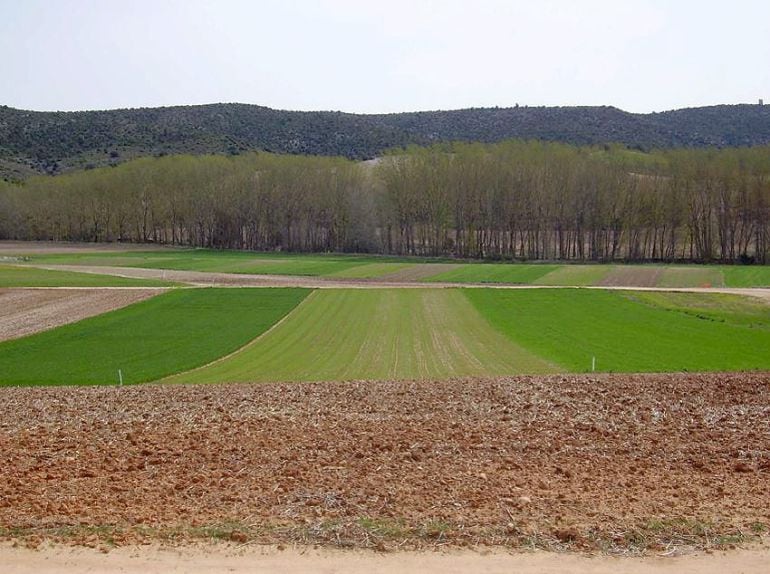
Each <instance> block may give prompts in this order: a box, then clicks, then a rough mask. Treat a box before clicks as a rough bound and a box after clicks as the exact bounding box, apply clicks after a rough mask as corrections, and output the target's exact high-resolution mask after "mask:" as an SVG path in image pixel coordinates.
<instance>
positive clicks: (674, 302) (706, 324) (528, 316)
mask: <svg viewBox="0 0 770 574" xmlns="http://www.w3.org/2000/svg"><path fill="white" fill-rule="evenodd" d="M465 293H466V296H467V297H468V299H469V300H470V301H471V302H472V303H473V305H474V306H475V307H476V309H477V310H478V311H479V312H480V313H481V314H482V315H483V316H484V317H486V318H487V320H488V321H489V322H490V323H491V324H492V325H494V326H495V327H496V328H497V329H499V330H500V331H501V332H502V333H505V334H506V335H507V336H508V337H509V338H510V339H511V340H512V341H514V342H515V343H517V344H518V345H520V346H522V347H524V348H526V349H528V350H530V351H531V352H533V353H535V354H537V355H539V356H542V357H545V358H547V359H549V360H551V361H553V362H554V363H556V364H558V365H561V366H562V367H563V368H565V369H567V370H569V371H574V372H586V371H590V370H591V360H592V357H596V361H597V363H596V366H597V370H598V371H614V372H654V371H661V372H665V371H685V370H687V371H721V370H725V371H728V370H754V369H769V368H770V353H768V349H770V329H768V328H766V326H767V322H768V313H769V311H768V309H770V307H765V308H764V309H762V308H761V307H757V306H756V303H755V302H754V301H753V300H748V299H743V298H740V297H736V298H732V299H730V300H729V301H730V305H729V306H723V305H722V303H723V302H724V301H726V299H725V298H724V297H725V296H720V295H717V296H715V295H712V294H699V293H698V294H692V293H688V294H674V295H676V296H675V297H671V296H670V295H671V294H667V293H660V294H654V295H652V296H650V295H648V294H641V293H633V292H632V293H621V292H610V291H600V290H577V289H576V290H572V289H569V290H557V289H553V290H552V289H539V290H534V289H533V290H515V291H500V290H492V289H489V290H487V289H468V290H466V291H465ZM677 297H684V298H685V299H687V300H688V301H689V302H688V303H687V304H683V303H682V299H677ZM715 297H716V298H715ZM747 317H753V319H751V320H748V319H747ZM751 321H755V322H757V323H758V324H759V328H757V327H756V326H750V325H749V323H750V322H751Z"/></svg>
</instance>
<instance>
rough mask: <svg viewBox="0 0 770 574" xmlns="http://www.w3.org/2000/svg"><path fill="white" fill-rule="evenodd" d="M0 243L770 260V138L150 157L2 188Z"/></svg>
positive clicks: (513, 143) (517, 143)
mask: <svg viewBox="0 0 770 574" xmlns="http://www.w3.org/2000/svg"><path fill="white" fill-rule="evenodd" d="M0 238H13V239H54V240H73V241H130V242H158V243H168V244H178V245H192V246H205V247H214V248H232V249H252V250H289V251H354V252H379V253H392V254H416V255H442V256H459V257H477V258H495V259H513V258H517V259H561V260H581V261H582V260H618V259H625V260H632V261H646V260H698V261H715V260H720V261H734V262H738V261H743V262H747V261H752V260H756V261H759V262H763V263H764V262H767V261H768V256H770V147H756V148H738V149H726V150H713V149H712V150H671V151H661V152H654V153H641V152H637V151H631V150H627V149H625V148H621V147H602V148H596V147H575V146H569V145H563V144H554V143H540V142H521V141H509V142H504V143H500V144H453V145H441V146H434V147H431V148H417V147H414V148H409V149H407V150H405V151H402V152H399V153H398V154H393V155H388V156H385V157H383V158H381V159H380V160H378V161H376V162H366V163H363V164H361V163H355V162H352V161H348V160H345V159H339V158H324V157H308V156H283V155H274V154H268V153H259V154H248V155H241V156H236V157H221V156H199V157H192V156H174V157H164V158H145V159H139V160H135V161H132V162H128V163H126V164H122V165H120V166H117V167H114V168H104V169H96V170H90V171H85V172H79V173H74V174H69V175H62V176H56V177H39V178H32V179H30V180H28V181H27V182H26V183H25V184H24V185H22V186H13V185H9V184H5V185H2V186H0Z"/></svg>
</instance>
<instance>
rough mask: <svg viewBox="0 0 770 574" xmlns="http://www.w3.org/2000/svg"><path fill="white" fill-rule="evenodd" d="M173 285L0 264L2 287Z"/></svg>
mask: <svg viewBox="0 0 770 574" xmlns="http://www.w3.org/2000/svg"><path fill="white" fill-rule="evenodd" d="M167 285H172V283H168V282H165V281H155V280H152V279H129V278H126V277H115V276H112V275H95V274H93V273H74V272H71V271H51V270H48V269H37V268H35V267H24V266H21V265H0V288H2V287H160V286H167Z"/></svg>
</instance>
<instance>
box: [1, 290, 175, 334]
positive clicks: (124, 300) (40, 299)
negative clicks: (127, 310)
mask: <svg viewBox="0 0 770 574" xmlns="http://www.w3.org/2000/svg"><path fill="white" fill-rule="evenodd" d="M162 292H163V290H160V289H119V288H117V289H116V288H110V289H60V288H55V289H23V288H20V289H0V341H4V340H7V339H13V338H16V337H23V336H25V335H30V334H32V333H37V332H39V331H45V330H46V329H52V328H54V327H58V326H60V325H65V324H67V323H73V322H75V321H80V320H81V319H85V318H86V317H92V316H94V315H99V314H101V313H106V312H107V311H112V310H113V309H118V308H120V307H125V306H126V305H130V304H131V303H136V302H138V301H143V300H144V299H148V298H150V297H153V296H154V295H158V294H159V293H162Z"/></svg>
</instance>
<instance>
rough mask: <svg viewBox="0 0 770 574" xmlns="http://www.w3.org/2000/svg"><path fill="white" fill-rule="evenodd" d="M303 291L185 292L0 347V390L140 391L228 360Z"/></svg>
mask: <svg viewBox="0 0 770 574" xmlns="http://www.w3.org/2000/svg"><path fill="white" fill-rule="evenodd" d="M308 293H309V291H308V290H306V289H184V290H175V291H171V292H168V293H165V294H162V295H158V296H157V297H153V298H152V299H149V300H146V301H142V302H140V303H136V304H134V305H130V306H128V307H124V308H122V309H118V310H116V311H112V312H110V313H105V314H104V315H99V316H97V317H91V318H89V319H85V320H83V321H80V322H78V323H73V324H71V325H65V326H63V327H59V328H57V329H52V330H50V331H46V332H43V333H38V334H36V335H31V336H29V337H25V338H21V339H17V340H13V341H6V342H4V343H0V385H6V386H7V385H63V384H69V385H93V384H115V383H117V380H118V369H121V370H122V371H123V377H124V382H126V383H141V382H146V381H152V380H155V379H159V378H161V377H164V376H166V375H170V374H173V373H177V372H180V371H186V370H188V369H192V368H195V367H197V366H200V365H203V364H206V363H208V362H210V361H213V360H215V359H217V358H218V357H221V356H223V355H226V354H227V353H230V352H232V351H234V350H236V349H238V348H239V347H241V346H242V345H244V344H246V343H247V342H248V341H250V340H251V339H253V338H254V337H256V336H258V335H260V334H261V333H263V332H264V331H266V330H267V329H269V328H270V327H271V326H272V325H273V324H274V323H276V322H277V321H278V320H280V319H281V318H282V317H283V316H284V315H286V313H288V312H289V311H290V310H291V309H293V308H294V307H295V306H296V305H297V304H298V303H299V302H300V301H301V300H302V299H304V298H305V296H306V295H307V294H308Z"/></svg>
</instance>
